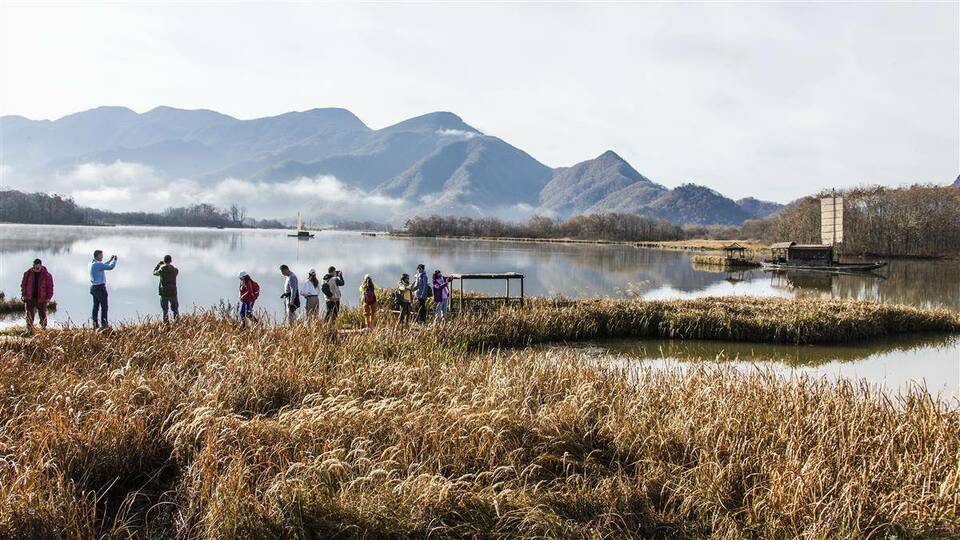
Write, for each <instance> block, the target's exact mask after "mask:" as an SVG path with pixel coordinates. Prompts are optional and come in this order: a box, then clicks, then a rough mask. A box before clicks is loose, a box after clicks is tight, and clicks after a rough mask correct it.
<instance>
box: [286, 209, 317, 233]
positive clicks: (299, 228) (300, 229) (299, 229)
mask: <svg viewBox="0 0 960 540" xmlns="http://www.w3.org/2000/svg"><path fill="white" fill-rule="evenodd" d="M287 236H289V237H290V238H296V239H297V240H309V239H311V238H313V237H314V236H316V235H315V234H313V233H312V232H310V231H308V230H306V229H304V228H303V221H302V220H301V219H300V212H297V233H296V234H288V235H287Z"/></svg>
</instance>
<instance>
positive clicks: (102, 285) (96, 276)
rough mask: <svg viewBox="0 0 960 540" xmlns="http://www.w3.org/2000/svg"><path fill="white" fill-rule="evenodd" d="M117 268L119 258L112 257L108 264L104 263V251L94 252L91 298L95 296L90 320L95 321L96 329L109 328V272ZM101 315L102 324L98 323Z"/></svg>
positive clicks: (91, 267)
mask: <svg viewBox="0 0 960 540" xmlns="http://www.w3.org/2000/svg"><path fill="white" fill-rule="evenodd" d="M116 267H117V256H116V255H111V256H110V259H109V260H108V261H107V262H103V250H100V249H98V250H96V251H94V252H93V260H92V261H90V296H93V312H92V313H91V315H90V318H91V319H92V320H93V327H94V328H104V329H106V328H109V327H110V321H109V320H108V319H107V276H106V273H105V272H107V271H108V270H113V269H114V268H116ZM98 314H99V317H100V322H99V324H98V323H97V315H98Z"/></svg>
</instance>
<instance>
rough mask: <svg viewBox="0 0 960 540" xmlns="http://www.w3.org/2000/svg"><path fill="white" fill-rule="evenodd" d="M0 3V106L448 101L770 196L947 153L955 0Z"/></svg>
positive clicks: (948, 168) (578, 154)
mask: <svg viewBox="0 0 960 540" xmlns="http://www.w3.org/2000/svg"><path fill="white" fill-rule="evenodd" d="M51 13H54V14H55V15H56V16H51ZM0 19H2V21H3V22H0V28H2V31H3V32H2V37H0V46H2V51H0V75H2V82H0V114H3V115H14V114H15V115H21V116H25V117H28V118H32V119H55V118H58V117H61V116H64V115H67V114H72V113H76V112H80V111H82V110H86V109H91V108H95V107H98V106H103V105H115V106H124V107H128V108H131V109H133V110H135V111H137V112H140V113H142V112H145V111H147V110H150V109H152V108H154V107H157V106H164V105H165V106H171V107H177V108H184V109H210V110H215V111H217V112H221V113H223V114H228V115H230V116H233V117H236V118H240V119H249V118H256V117H263V116H273V115H277V114H282V113H284V112H288V111H293V110H307V109H312V108H323V107H340V108H345V109H348V110H350V111H351V112H353V113H354V114H356V115H357V116H358V117H359V118H360V119H361V120H362V121H363V122H364V123H366V124H367V125H368V126H370V127H371V128H375V129H376V128H381V127H384V126H387V125H391V124H394V123H396V122H399V121H401V120H404V119H406V118H410V117H413V116H417V115H420V114H424V113H427V112H432V111H450V112H453V113H454V114H457V115H459V116H460V117H462V118H463V119H464V121H465V122H467V123H468V124H471V125H473V126H475V127H476V128H477V129H480V130H481V131H483V132H485V133H487V134H489V135H493V136H496V137H500V138H502V139H504V140H505V141H508V142H509V143H510V144H513V145H515V146H516V147H518V148H520V149H522V150H524V151H525V152H528V153H529V154H530V155H531V156H533V157H534V158H536V159H538V160H539V161H541V162H543V163H544V164H546V165H548V166H550V167H563V166H569V165H572V164H574V163H577V162H580V161H583V160H586V159H590V158H593V157H595V156H597V155H599V154H601V153H602V152H604V151H605V150H613V151H615V152H617V153H618V154H620V155H621V156H623V157H624V158H625V159H626V160H627V161H629V162H630V163H631V164H632V165H633V166H634V167H635V168H636V169H637V170H638V171H640V172H641V173H642V174H644V175H646V176H647V177H649V178H651V179H652V180H654V181H656V182H659V183H662V184H664V185H667V186H670V187H674V186H677V185H680V184H682V183H686V182H695V183H698V184H702V185H706V186H708V187H710V188H713V189H715V190H717V191H720V192H721V193H723V194H725V195H727V196H730V197H732V198H741V197H747V196H753V197H757V198H760V199H765V200H774V201H779V202H787V201H790V200H793V199H795V198H797V197H799V196H803V195H807V194H810V193H813V192H816V191H817V190H818V189H820V188H825V187H849V186H854V185H860V184H882V185H901V184H906V183H913V182H924V183H936V184H946V183H949V182H950V181H951V180H952V179H953V178H955V177H956V176H957V174H958V172H960V71H958V65H960V29H958V22H960V7H958V4H956V3H952V4H935V3H931V4H811V5H798V4H776V5H770V4H762V5H761V4H709V5H706V4H696V5H686V4H680V5H676V4H666V5H665V4H628V5H623V4H618V5H577V4H560V5H551V4H536V5H528V4H524V5H518V4H510V5H504V4H497V5H475V4H471V5H464V4H457V5H438V4H428V5H361V6H348V5H315V4H280V5H271V6H265V5H253V4H231V5H230V9H224V4H200V5H191V6H185V5H156V4H140V5H133V4H89V5H85V6H75V5H58V6H56V8H55V11H51V5H50V4H40V5H36V4H26V3H16V2H5V3H3V4H2V6H0ZM41 36H43V39H40V37H41ZM25 45H26V46H25Z"/></svg>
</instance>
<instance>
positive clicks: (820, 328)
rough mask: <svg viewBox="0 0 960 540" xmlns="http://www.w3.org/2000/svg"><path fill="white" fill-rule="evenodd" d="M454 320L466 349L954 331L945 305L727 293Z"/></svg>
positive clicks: (457, 339)
mask: <svg viewBox="0 0 960 540" xmlns="http://www.w3.org/2000/svg"><path fill="white" fill-rule="evenodd" d="M467 320H468V321H469V322H468V323H466V324H457V325H455V326H454V327H453V328H451V329H450V330H449V331H448V332H446V333H445V334H444V335H443V339H444V340H446V342H448V343H451V344H458V345H466V346H467V347H469V348H480V347H490V346H522V345H528V344H533V343H542V342H547V341H579V340H593V339H604V338H652V337H661V338H671V339H712V340H725V341H747V342H755V343H796V344H818V343H845V342H855V341H858V340H866V339H871V338H877V337H881V336H887V335H893V334H900V333H910V332H960V315H958V314H957V313H954V312H951V311H948V310H945V309H920V308H914V307H909V306H901V305H892V304H878V303H873V302H858V301H850V300H819V299H817V300H791V299H782V298H755V297H743V296H728V297H715V298H701V299H695V300H663V301H631V300H584V301H578V302H575V303H573V304H570V305H564V306H559V307H558V306H554V305H552V303H551V302H550V301H549V300H543V299H540V300H533V301H532V302H531V305H530V307H529V308H528V309H524V310H502V311H498V312H496V313H493V314H490V315H487V316H483V317H475V318H467Z"/></svg>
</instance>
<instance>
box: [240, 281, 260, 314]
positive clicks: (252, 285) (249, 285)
mask: <svg viewBox="0 0 960 540" xmlns="http://www.w3.org/2000/svg"><path fill="white" fill-rule="evenodd" d="M237 277H238V278H239V279H240V322H241V323H242V324H243V326H246V325H247V319H250V320H251V321H253V322H259V321H258V320H257V317H256V316H254V314H253V304H254V302H256V301H257V298H259V297H260V285H258V284H257V282H256V281H254V280H253V278H252V277H250V274H247V273H246V272H240V273H239V274H238V275H237Z"/></svg>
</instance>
